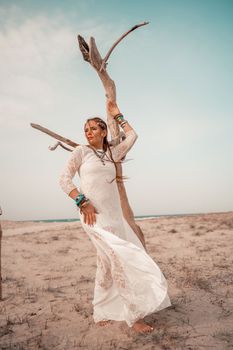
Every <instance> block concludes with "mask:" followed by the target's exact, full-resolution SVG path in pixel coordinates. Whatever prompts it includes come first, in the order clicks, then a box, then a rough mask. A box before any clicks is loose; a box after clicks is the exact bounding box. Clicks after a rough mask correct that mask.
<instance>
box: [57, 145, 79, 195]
mask: <svg viewBox="0 0 233 350" xmlns="http://www.w3.org/2000/svg"><path fill="white" fill-rule="evenodd" d="M81 163H82V146H77V147H76V148H75V149H74V150H73V152H72V153H71V156H70V158H69V160H68V162H67V164H66V167H65V169H64V170H63V172H62V174H61V175H60V177H59V185H60V186H61V188H62V190H63V191H64V192H65V193H66V194H68V195H69V194H70V192H71V191H72V190H74V189H75V188H77V187H76V186H75V184H74V183H73V181H72V179H73V177H74V175H75V174H76V172H77V171H78V169H79V167H80V165H81Z"/></svg>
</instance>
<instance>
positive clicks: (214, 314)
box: [0, 212, 233, 350]
mask: <svg viewBox="0 0 233 350" xmlns="http://www.w3.org/2000/svg"><path fill="white" fill-rule="evenodd" d="M138 224H139V225H140V226H141V228H142V230H143V232H144V234H145V238H146V243H147V248H148V253H149V254H150V255H151V257H152V258H153V259H154V261H155V262H156V263H157V264H158V265H159V267H160V268H161V270H162V271H163V273H164V275H165V277H166V279H167V281H168V285H169V296H170V298H171V303H172V306H171V307H169V308H166V309H164V310H161V311H160V312H157V313H154V314H152V315H149V316H147V317H146V318H145V321H146V322H148V323H150V324H152V325H153V326H154V328H155V329H154V331H153V332H152V333H150V334H148V335H139V334H136V333H135V332H134V330H133V329H130V328H129V327H128V326H127V325H126V323H125V322H111V323H110V324H109V325H108V326H105V327H101V326H99V325H97V324H95V323H94V321H93V318H92V312H93V310H92V304H91V301H92V299H93V289H94V278H95V269H96V252H95V248H94V247H93V245H92V243H91V242H90V240H89V238H88V237H87V235H86V234H85V232H84V231H83V229H82V227H81V225H80V223H79V222H70V223H61V222H60V223H43V222H36V223H35V222H13V221H2V229H3V239H2V285H3V301H1V302H0V348H1V349H18V350H19V349H33V350H36V349H47V350H50V349H58V350H64V349H90V350H92V349H93V350H98V349H99V350H100V349H101V350H102V349H104V350H105V349H106V350H109V349H127V350H128V349H140V350H141V349H148V350H149V349H150V350H151V349H155V350H157V349H163V350H176V349H185V350H199V349H217V350H222V349H224V350H225V349H233V249H232V248H233V212H228V213H214V214H203V215H190V216H173V217H161V218H156V219H148V220H142V221H138ZM145 302H146V300H145Z"/></svg>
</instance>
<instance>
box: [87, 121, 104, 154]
mask: <svg viewBox="0 0 233 350" xmlns="http://www.w3.org/2000/svg"><path fill="white" fill-rule="evenodd" d="M84 131H85V136H86V139H87V141H88V143H89V144H90V145H91V146H93V147H96V148H101V147H102V146H103V140H104V137H105V136H106V134H107V132H106V130H102V129H101V127H100V126H99V125H98V124H97V122H96V121H94V120H90V121H89V122H87V123H86V124H85V127H84Z"/></svg>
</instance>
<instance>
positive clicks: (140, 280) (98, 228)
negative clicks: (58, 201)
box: [59, 101, 171, 333]
mask: <svg viewBox="0 0 233 350" xmlns="http://www.w3.org/2000/svg"><path fill="white" fill-rule="evenodd" d="M107 109H108V111H109V113H110V115H111V116H112V117H113V118H115V120H116V121H117V122H118V123H119V125H120V126H121V127H122V129H123V131H124V132H125V135H126V138H125V140H124V141H122V142H121V143H120V144H119V145H117V146H110V145H109V144H108V141H107V125H106V123H105V122H104V121H103V120H102V119H100V118H91V119H88V120H87V121H86V123H85V127H84V130H85V136H86V139H87V141H88V145H80V146H78V147H76V148H75V150H74V151H73V152H72V154H71V157H70V159H69V161H68V163H67V166H66V168H65V169H64V171H63V173H62V174H61V177H60V181H59V183H60V186H61V187H62V189H63V190H64V192H65V193H67V194H68V195H69V196H70V197H71V198H72V199H73V200H75V202H76V204H77V206H78V207H79V208H80V221H81V224H82V226H83V228H84V230H85V231H86V233H87V234H88V236H89V238H90V239H91V241H92V242H93V244H94V245H95V247H96V251H97V269H96V278H95V289H94V299H93V302H92V304H93V318H94V322H96V323H98V324H100V325H106V324H107V323H108V322H109V321H110V320H116V321H123V320H124V321H126V323H127V324H128V326H129V327H132V328H133V329H134V330H135V331H136V332H139V333H148V332H151V331H152V330H153V327H151V326H150V325H148V324H146V323H145V322H144V321H143V318H144V317H145V316H146V315H149V314H151V313H153V312H155V311H159V310H161V309H163V308H165V307H168V306H170V305H171V303H170V299H169V296H168V294H167V282H166V279H165V277H164V275H163V274H162V272H161V271H160V269H159V267H158V266H157V265H156V263H155V262H154V261H153V260H152V258H151V257H150V256H149V255H148V254H147V253H146V251H145V249H144V247H143V245H142V243H141V241H140V240H139V238H138V237H137V236H136V234H135V233H134V231H133V230H132V229H131V227H130V226H129V225H128V223H127V221H126V220H125V219H124V216H123V212H122V208H121V203H120V196H119V192H118V187H117V183H116V162H120V161H121V160H122V158H124V157H125V155H126V154H127V152H128V151H129V150H130V148H131V147H132V146H133V144H134V143H135V141H136V139H137V134H136V133H135V131H134V130H133V128H132V127H131V126H130V125H129V122H128V121H126V120H124V118H123V115H122V114H121V113H120V111H119V109H118V107H117V105H116V103H113V102H111V101H108V102H107ZM76 172H78V174H79V177H80V187H79V189H78V188H77V187H76V186H75V185H74V183H73V182H72V179H73V177H74V175H75V174H76Z"/></svg>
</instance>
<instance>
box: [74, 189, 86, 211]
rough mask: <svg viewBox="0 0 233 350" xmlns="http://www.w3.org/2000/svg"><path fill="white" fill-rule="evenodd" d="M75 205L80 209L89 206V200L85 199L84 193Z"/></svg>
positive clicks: (77, 198)
mask: <svg viewBox="0 0 233 350" xmlns="http://www.w3.org/2000/svg"><path fill="white" fill-rule="evenodd" d="M74 200H75V203H76V204H77V206H78V207H79V208H84V207H86V206H87V204H89V202H90V201H89V199H88V198H86V197H85V195H84V194H83V193H80V194H79V195H78V196H77V197H76V198H75V199H74Z"/></svg>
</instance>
